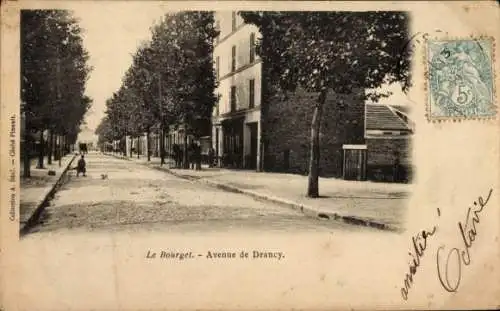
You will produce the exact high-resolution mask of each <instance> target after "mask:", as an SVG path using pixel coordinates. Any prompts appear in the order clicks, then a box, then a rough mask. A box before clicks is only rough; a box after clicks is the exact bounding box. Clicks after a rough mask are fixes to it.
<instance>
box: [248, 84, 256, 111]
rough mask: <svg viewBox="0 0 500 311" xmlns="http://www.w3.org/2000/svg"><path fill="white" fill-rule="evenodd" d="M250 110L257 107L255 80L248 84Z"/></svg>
mask: <svg viewBox="0 0 500 311" xmlns="http://www.w3.org/2000/svg"><path fill="white" fill-rule="evenodd" d="M248 84H249V85H248V88H249V90H248V108H253V107H255V79H251V80H250V81H249V83H248Z"/></svg>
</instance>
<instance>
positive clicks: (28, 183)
mask: <svg viewBox="0 0 500 311" xmlns="http://www.w3.org/2000/svg"><path fill="white" fill-rule="evenodd" d="M74 158H75V155H74V154H68V155H66V156H64V157H63V158H62V159H61V167H59V161H52V164H50V165H49V164H47V161H46V159H45V163H44V166H45V168H44V169H37V168H36V163H37V160H36V159H35V160H33V161H32V163H31V170H30V173H31V177H30V178H23V177H22V176H23V169H22V168H23V165H22V164H21V171H20V174H21V182H20V186H21V203H20V206H19V218H20V227H21V228H23V227H24V226H25V225H26V224H27V223H28V221H29V220H30V218H32V217H34V216H35V214H36V213H38V212H39V209H40V208H41V206H42V205H44V203H45V201H46V199H47V198H48V197H50V195H51V192H52V190H53V189H54V188H55V187H56V185H57V183H58V182H59V181H60V180H61V177H62V175H63V174H64V173H65V172H66V169H67V168H68V166H69V165H70V164H71V163H72V161H73V159H74ZM49 170H53V171H55V173H56V174H55V176H49V174H48V172H49Z"/></svg>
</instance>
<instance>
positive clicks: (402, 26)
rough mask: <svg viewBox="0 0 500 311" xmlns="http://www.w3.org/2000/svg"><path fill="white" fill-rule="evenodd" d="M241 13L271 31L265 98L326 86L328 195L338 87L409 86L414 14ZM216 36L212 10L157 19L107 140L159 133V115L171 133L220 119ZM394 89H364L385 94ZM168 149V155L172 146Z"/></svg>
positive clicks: (314, 166) (321, 97) (314, 160)
mask: <svg viewBox="0 0 500 311" xmlns="http://www.w3.org/2000/svg"><path fill="white" fill-rule="evenodd" d="M239 14H240V15H241V16H242V17H243V19H244V21H245V22H246V23H249V24H254V25H256V26H257V27H258V28H259V31H260V33H261V35H262V39H261V40H260V41H259V42H258V43H257V52H258V54H259V55H260V56H261V58H262V61H263V83H262V88H263V92H262V94H263V98H262V102H263V103H266V100H267V99H269V98H270V97H272V96H274V95H276V94H284V96H286V94H287V92H293V91H295V90H296V89H297V88H303V89H305V90H306V91H309V92H316V93H317V94H318V99H317V101H316V102H315V104H314V107H313V108H314V115H313V118H312V120H311V150H310V166H309V182H308V187H307V195H308V196H309V197H318V196H319V186H318V172H319V170H318V168H319V165H320V163H319V159H320V156H319V150H320V149H319V143H320V141H319V131H320V124H321V118H322V113H323V106H324V103H325V100H326V98H327V96H328V92H337V93H350V92H352V91H353V90H354V89H375V88H377V87H379V86H381V85H383V84H386V83H393V82H399V83H401V85H402V88H403V91H407V90H408V88H409V87H410V51H409V50H408V49H405V45H407V42H408V24H409V20H408V19H409V16H408V15H407V14H406V13H403V12H275V11H274V12H273V11H268V12H240V13H239ZM216 36H217V30H216V29H215V28H214V17H213V13H211V12H181V13H176V14H170V15H166V16H165V18H164V20H162V22H161V23H159V24H158V25H155V26H154V27H153V28H152V40H151V41H150V42H147V43H144V44H143V45H142V46H141V47H140V48H139V49H138V51H137V53H136V54H135V56H134V60H133V64H132V66H131V67H130V69H129V70H128V72H127V73H126V75H125V77H124V79H123V84H122V86H121V88H120V89H119V90H118V91H117V92H116V93H115V94H113V96H112V98H110V99H109V100H108V101H107V103H106V104H107V111H106V117H105V118H104V119H103V121H102V123H101V124H100V126H99V127H98V129H97V131H96V132H97V134H98V135H99V140H100V143H101V144H102V143H104V142H110V141H113V140H119V139H123V138H124V137H125V136H126V135H130V136H132V137H139V136H140V135H142V134H143V133H144V132H145V133H147V136H148V139H149V134H150V132H151V129H152V128H153V127H154V125H155V124H160V127H161V133H162V136H163V135H164V132H165V129H166V127H167V126H168V125H172V124H182V125H184V126H185V127H186V128H187V129H188V130H189V131H190V132H191V133H192V134H194V135H196V134H197V124H199V123H198V122H199V121H200V120H210V115H211V112H212V108H213V106H214V104H215V103H216V102H217V100H218V98H217V95H215V93H214V91H215V87H216V80H215V73H214V70H213V63H212V62H213V56H212V52H213V41H214V39H215V37H216ZM387 95H389V94H385V93H374V92H372V93H369V94H366V95H363V96H369V97H370V98H371V99H372V100H377V99H378V98H380V97H382V96H387ZM161 142H163V139H161ZM148 145H149V144H148ZM186 147H187V146H186V143H185V144H184V148H186ZM160 154H161V158H162V163H164V146H160ZM184 155H185V156H186V152H184ZM148 158H149V152H148ZM148 160H149V159H148ZM184 162H187V161H184Z"/></svg>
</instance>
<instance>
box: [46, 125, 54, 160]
mask: <svg viewBox="0 0 500 311" xmlns="http://www.w3.org/2000/svg"><path fill="white" fill-rule="evenodd" d="M48 145H49V146H48V150H47V164H52V155H53V152H52V149H53V148H54V133H53V131H52V130H50V136H49V140H48Z"/></svg>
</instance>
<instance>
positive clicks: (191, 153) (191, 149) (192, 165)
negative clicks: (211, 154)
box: [188, 142, 196, 170]
mask: <svg viewBox="0 0 500 311" xmlns="http://www.w3.org/2000/svg"><path fill="white" fill-rule="evenodd" d="M188 152H189V153H188V155H189V159H188V161H189V168H190V169H192V170H194V168H195V165H196V144H195V143H194V142H192V143H191V144H190V146H189V151H188Z"/></svg>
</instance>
